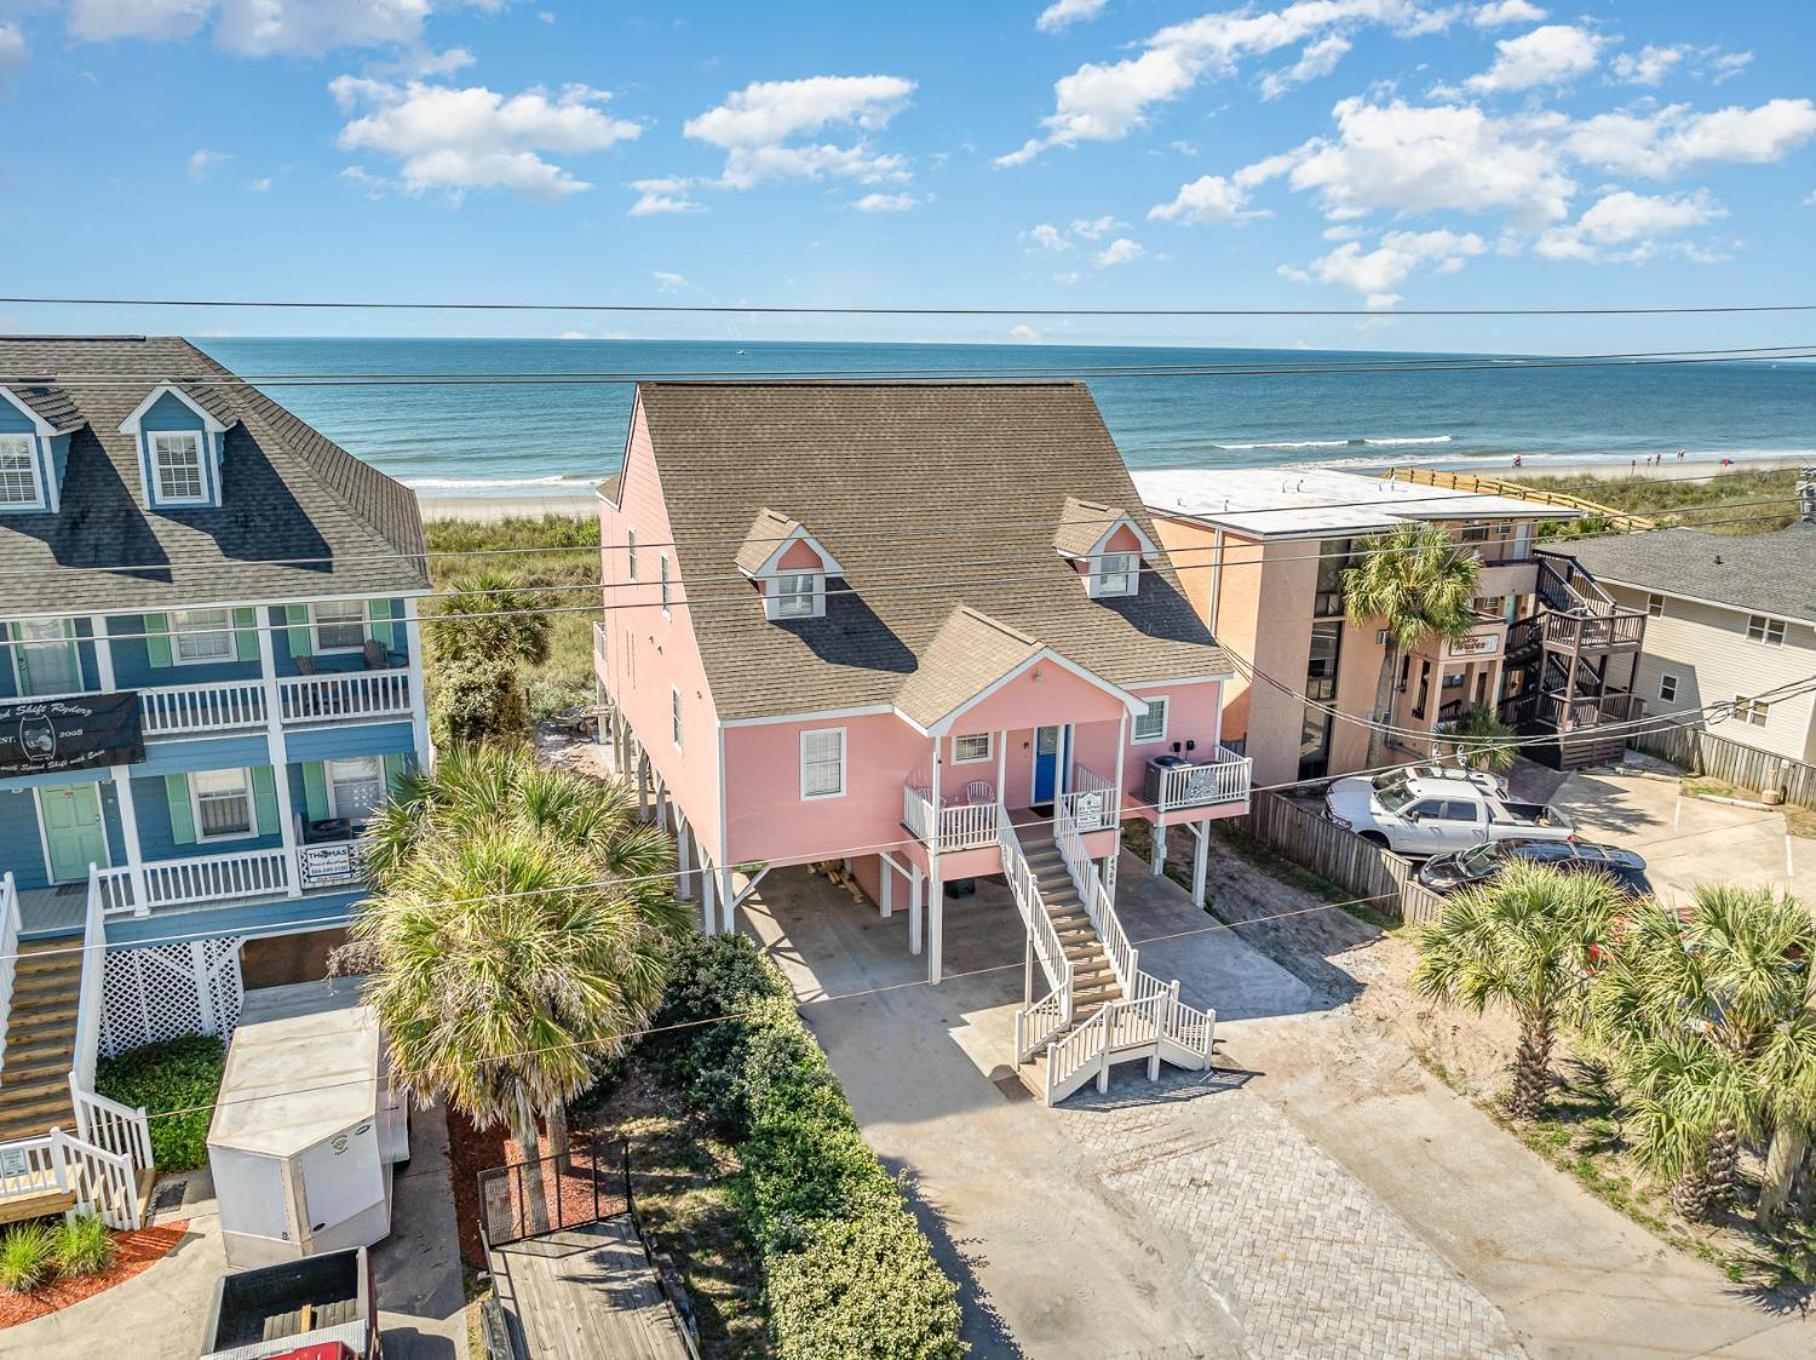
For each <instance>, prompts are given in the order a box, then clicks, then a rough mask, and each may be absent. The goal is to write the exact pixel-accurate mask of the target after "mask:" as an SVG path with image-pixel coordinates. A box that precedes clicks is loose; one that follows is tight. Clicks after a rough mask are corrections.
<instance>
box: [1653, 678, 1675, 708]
mask: <svg viewBox="0 0 1816 1360" xmlns="http://www.w3.org/2000/svg"><path fill="white" fill-rule="evenodd" d="M1658 697H1659V698H1661V699H1663V700H1664V701H1665V702H1666V703H1671V702H1673V701H1674V700H1675V699H1676V698H1677V677H1676V676H1675V675H1672V674H1670V673H1669V672H1667V673H1665V674H1664V675H1661V676H1659V677H1658Z"/></svg>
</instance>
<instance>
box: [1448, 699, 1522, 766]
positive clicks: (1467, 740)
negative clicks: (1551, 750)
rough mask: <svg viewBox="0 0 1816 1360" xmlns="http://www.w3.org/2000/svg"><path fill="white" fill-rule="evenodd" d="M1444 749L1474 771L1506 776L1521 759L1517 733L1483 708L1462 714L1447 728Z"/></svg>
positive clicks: (1469, 710) (1468, 709)
mask: <svg viewBox="0 0 1816 1360" xmlns="http://www.w3.org/2000/svg"><path fill="white" fill-rule="evenodd" d="M1444 737H1445V745H1446V746H1448V747H1449V748H1450V749H1451V751H1452V752H1453V753H1454V754H1455V755H1456V757H1457V759H1458V760H1460V761H1462V762H1463V763H1464V764H1465V765H1467V766H1468V767H1469V768H1470V769H1472V770H1489V771H1492V772H1493V773H1495V774H1506V773H1507V771H1509V770H1511V769H1512V768H1513V765H1514V762H1515V761H1516V760H1517V759H1518V758H1519V754H1520V753H1519V748H1518V747H1517V746H1516V745H1515V744H1514V743H1515V742H1516V741H1517V740H1518V737H1517V735H1516V734H1515V732H1514V730H1513V729H1512V728H1511V727H1509V726H1508V725H1507V724H1506V723H1504V722H1502V721H1501V720H1500V719H1499V718H1497V717H1495V715H1494V713H1493V712H1492V711H1490V710H1489V709H1487V708H1484V707H1483V706H1482V705H1481V704H1472V705H1471V706H1470V707H1468V708H1466V709H1464V710H1463V716H1462V717H1460V718H1458V719H1457V720H1456V721H1455V722H1453V723H1451V724H1449V725H1448V726H1447V727H1445V728H1444Z"/></svg>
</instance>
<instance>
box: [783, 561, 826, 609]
mask: <svg viewBox="0 0 1816 1360" xmlns="http://www.w3.org/2000/svg"><path fill="white" fill-rule="evenodd" d="M819 600H820V573H819V572H817V571H785V572H783V573H782V574H781V575H779V576H777V577H776V617H777V618H782V619H810V618H813V617H814V616H815V615H816V614H818V613H819V612H820V608H819Z"/></svg>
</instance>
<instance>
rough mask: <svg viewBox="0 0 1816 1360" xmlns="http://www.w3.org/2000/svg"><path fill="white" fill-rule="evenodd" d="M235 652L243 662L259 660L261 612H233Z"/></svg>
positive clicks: (253, 610) (238, 610) (254, 610)
mask: <svg viewBox="0 0 1816 1360" xmlns="http://www.w3.org/2000/svg"><path fill="white" fill-rule="evenodd" d="M233 651H234V655H235V656H237V657H239V659H240V660H241V661H257V660H258V659H259V612H258V610H256V609H236V610H234V611H233Z"/></svg>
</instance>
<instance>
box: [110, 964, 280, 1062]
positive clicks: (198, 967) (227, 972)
mask: <svg viewBox="0 0 1816 1360" xmlns="http://www.w3.org/2000/svg"><path fill="white" fill-rule="evenodd" d="M244 998H245V991H244V988H243V986H242V984H241V981H240V942H239V940H238V939H226V940H196V941H193V942H190V943H187V944H161V945H148V946H146V947H145V948H143V949H120V950H110V951H109V952H108V955H107V967H106V972H105V974H104V975H103V981H102V999H103V1002H104V1003H105V1004H104V1005H103V1007H102V1011H101V1046H100V1047H101V1054H102V1056H104V1057H112V1056H113V1055H114V1054H116V1053H123V1052H125V1051H126V1050H127V1049H129V1048H137V1047H138V1046H139V1045H141V1044H153V1043H160V1042H162V1041H163V1040H165V1039H179V1038H182V1037H183V1036H184V1035H188V1034H219V1035H221V1036H222V1037H226V1036H227V1035H228V1034H231V1033H232V1032H233V1027H234V1026H235V1025H237V1024H238V1023H239V1019H240V1004H241V1002H242V1001H243V1000H244Z"/></svg>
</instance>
